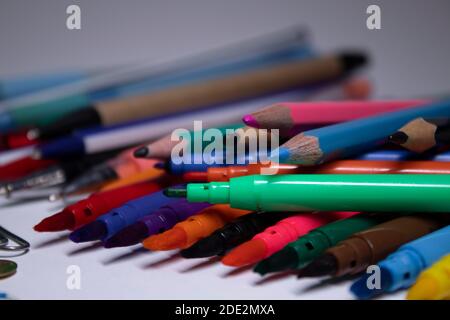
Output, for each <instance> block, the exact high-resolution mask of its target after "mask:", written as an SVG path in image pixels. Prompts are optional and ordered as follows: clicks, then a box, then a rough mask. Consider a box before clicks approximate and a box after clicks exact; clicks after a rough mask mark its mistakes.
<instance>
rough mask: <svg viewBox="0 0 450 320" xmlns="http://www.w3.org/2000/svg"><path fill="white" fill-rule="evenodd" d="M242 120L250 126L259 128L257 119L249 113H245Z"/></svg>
mask: <svg viewBox="0 0 450 320" xmlns="http://www.w3.org/2000/svg"><path fill="white" fill-rule="evenodd" d="M242 121H243V122H244V123H245V124H246V125H248V126H250V127H253V128H257V129H259V127H260V125H259V123H258V121H256V119H255V118H254V117H253V116H252V115H251V114H247V115H245V116H244V117H243V118H242Z"/></svg>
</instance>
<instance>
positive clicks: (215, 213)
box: [174, 205, 250, 248]
mask: <svg viewBox="0 0 450 320" xmlns="http://www.w3.org/2000/svg"><path fill="white" fill-rule="evenodd" d="M248 213H250V212H249V211H246V210H240V209H233V208H230V207H229V206H228V205H214V206H211V207H208V208H206V209H204V210H202V211H200V212H199V213H198V214H196V215H195V216H192V217H190V218H188V219H187V220H186V221H183V222H181V223H180V224H178V225H176V226H175V227H174V228H177V227H182V228H183V229H184V230H185V231H186V235H187V242H186V246H185V248H187V247H189V246H191V245H192V244H193V243H194V242H196V241H198V240H199V239H202V238H204V237H206V236H209V235H210V234H211V233H212V232H214V231H215V230H217V229H219V228H221V227H222V226H224V225H225V223H227V222H229V221H232V220H234V219H236V218H238V217H240V216H242V215H245V214H248Z"/></svg>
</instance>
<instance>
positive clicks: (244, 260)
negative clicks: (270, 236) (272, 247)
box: [222, 239, 267, 267]
mask: <svg viewBox="0 0 450 320" xmlns="http://www.w3.org/2000/svg"><path fill="white" fill-rule="evenodd" d="M266 250H267V249H266V245H265V244H264V242H263V241H261V240H259V239H252V240H250V241H247V242H245V243H243V244H241V245H240V246H238V247H236V248H235V249H233V250H232V251H231V252H230V253H229V254H227V255H226V256H225V257H224V258H223V259H222V263H223V264H224V265H227V266H230V267H243V266H247V265H250V264H254V263H257V262H259V261H260V260H262V259H264V258H265V256H266V252H267V251H266Z"/></svg>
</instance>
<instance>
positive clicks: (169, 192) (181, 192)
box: [163, 188, 187, 198]
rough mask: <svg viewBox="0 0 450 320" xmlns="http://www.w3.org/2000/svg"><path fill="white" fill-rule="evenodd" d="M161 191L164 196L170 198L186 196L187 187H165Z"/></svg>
mask: <svg viewBox="0 0 450 320" xmlns="http://www.w3.org/2000/svg"><path fill="white" fill-rule="evenodd" d="M163 193H164V195H165V196H166V197H170V198H186V196H187V189H180V188H167V189H164V191H163Z"/></svg>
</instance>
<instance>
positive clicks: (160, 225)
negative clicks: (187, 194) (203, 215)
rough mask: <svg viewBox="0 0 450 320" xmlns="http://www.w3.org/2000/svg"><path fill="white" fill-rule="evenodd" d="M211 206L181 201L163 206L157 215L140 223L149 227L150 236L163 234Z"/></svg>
mask: <svg viewBox="0 0 450 320" xmlns="http://www.w3.org/2000/svg"><path fill="white" fill-rule="evenodd" d="M209 206H211V205H210V204H209V203H205V202H198V203H189V202H187V201H186V200H185V199H181V200H178V201H175V202H173V203H170V204H168V205H165V206H162V207H161V208H159V209H158V210H157V211H156V212H155V213H153V214H150V215H147V216H145V217H143V218H141V219H140V220H139V221H140V222H143V223H144V224H145V225H146V226H147V229H148V234H149V235H152V234H157V233H162V232H164V231H166V230H168V229H170V228H172V227H173V226H174V225H175V224H176V223H177V222H179V221H183V220H185V219H187V218H189V217H190V216H192V215H193V214H196V213H198V212H199V211H201V210H203V209H205V208H207V207H209Z"/></svg>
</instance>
